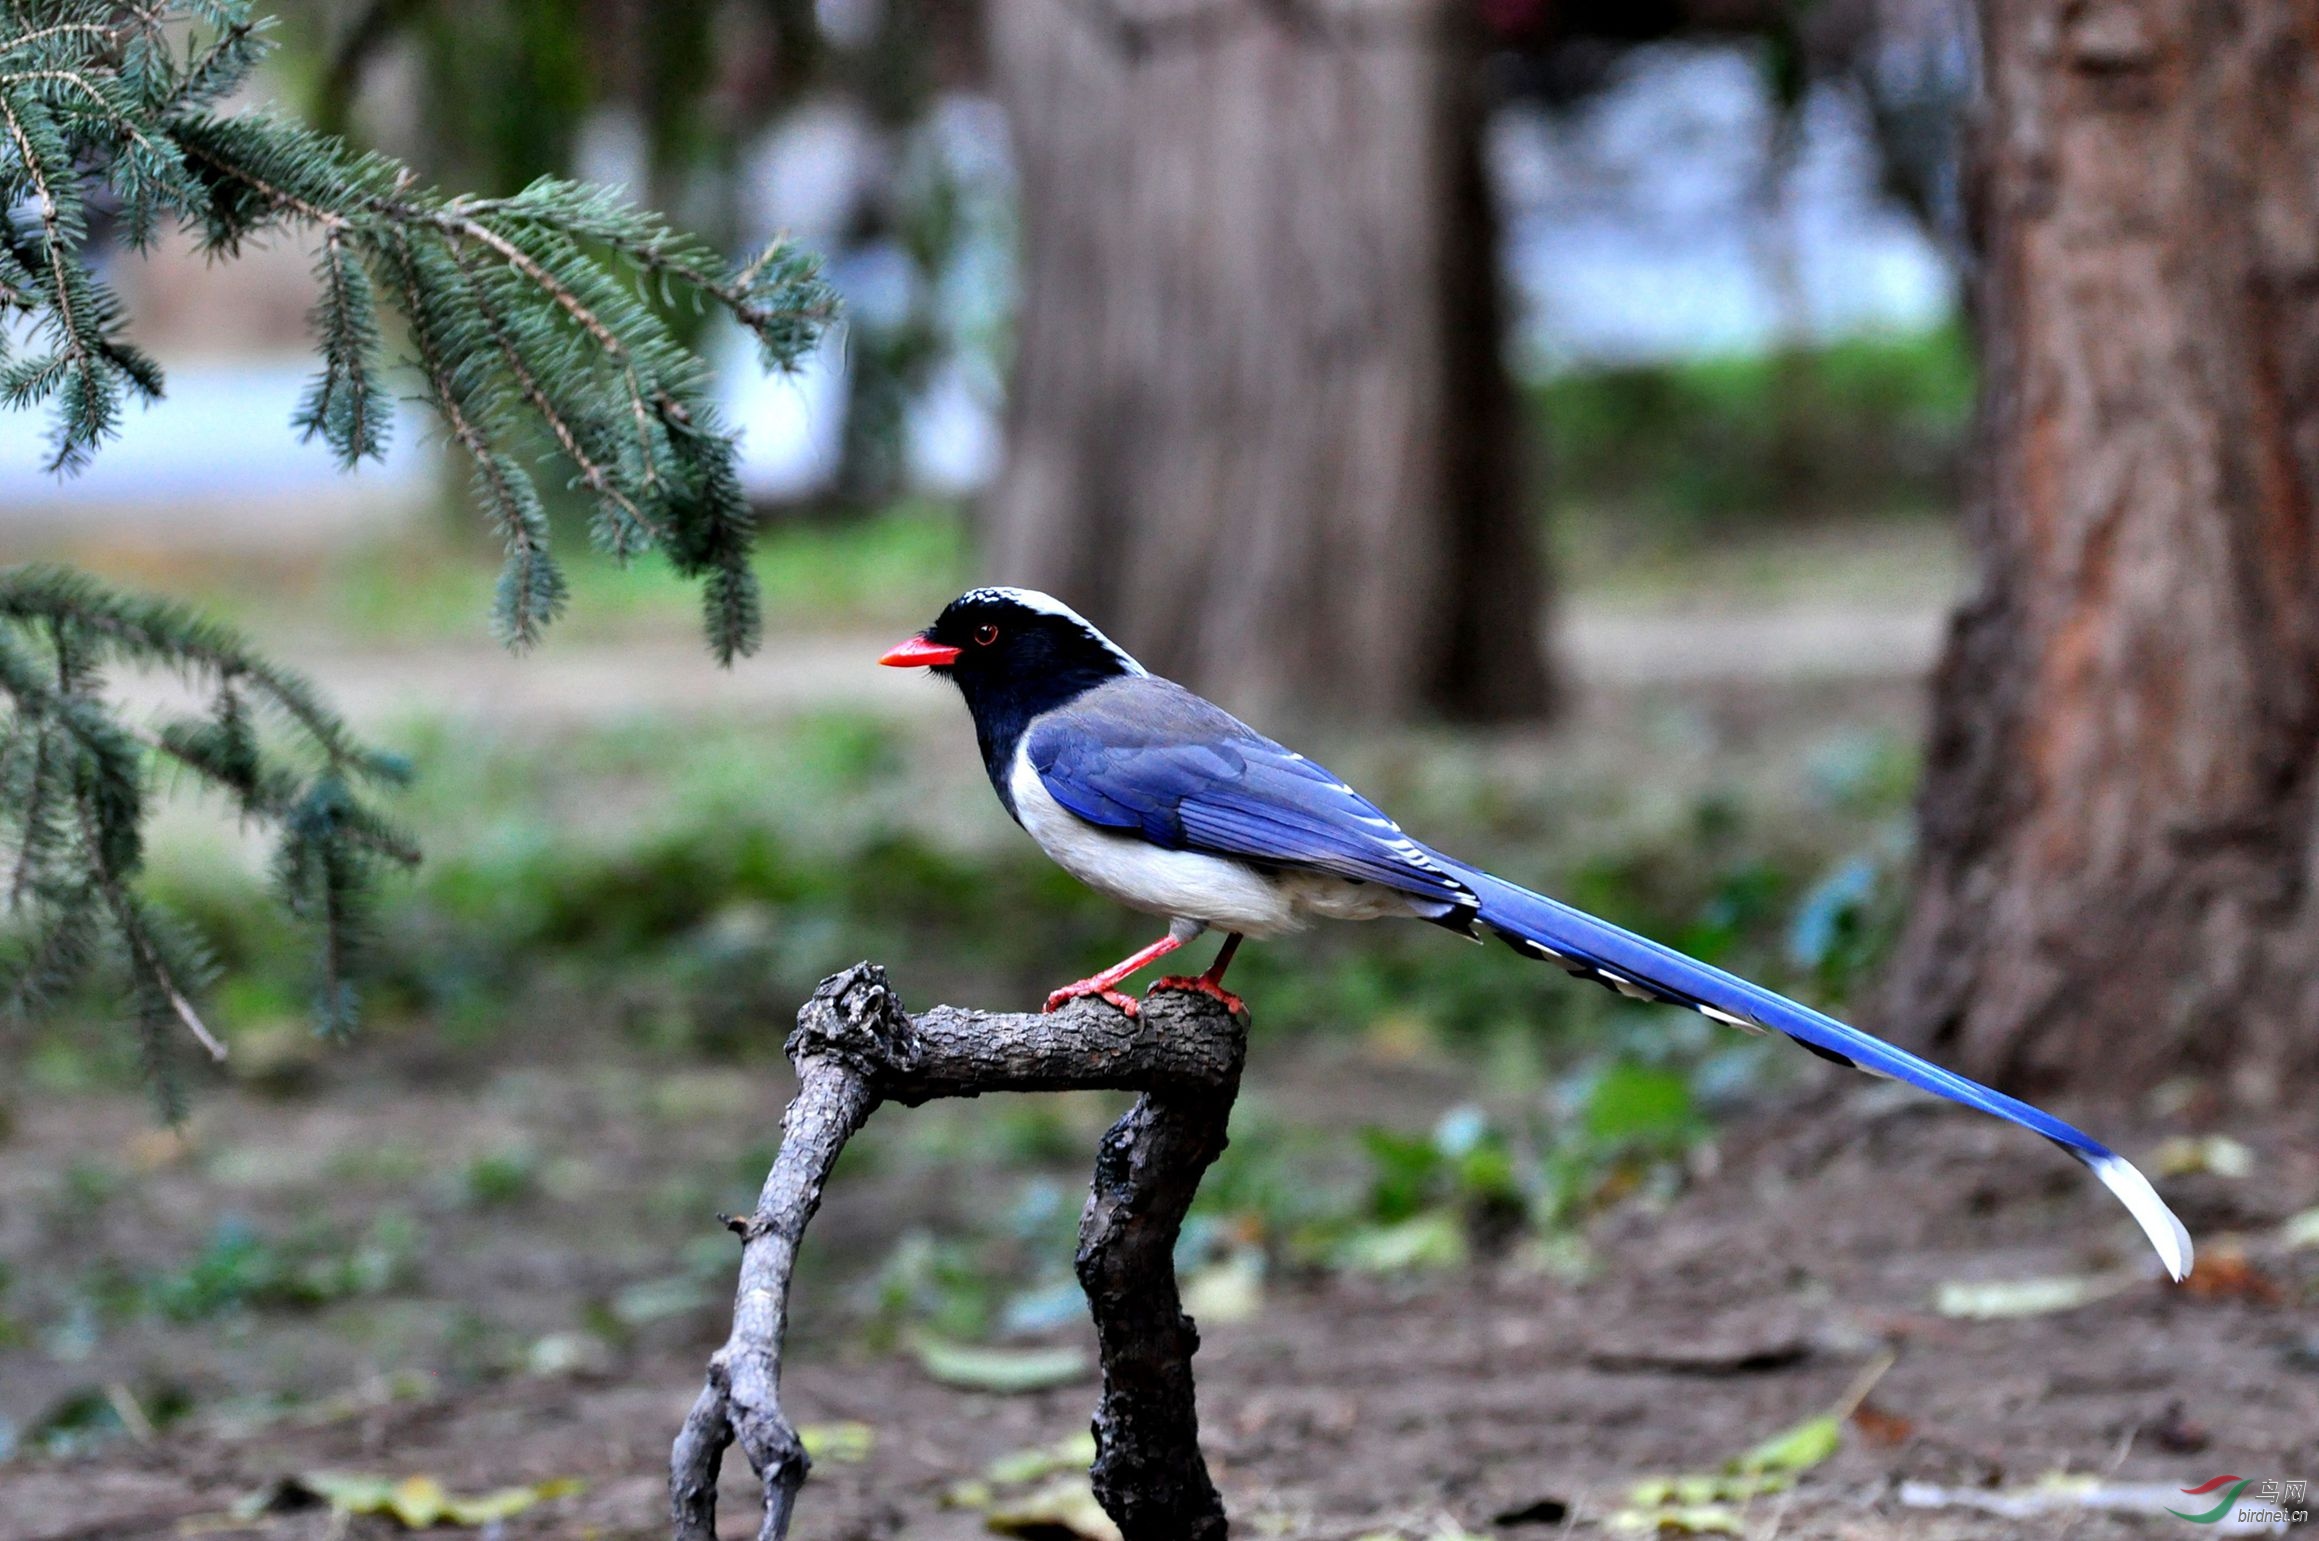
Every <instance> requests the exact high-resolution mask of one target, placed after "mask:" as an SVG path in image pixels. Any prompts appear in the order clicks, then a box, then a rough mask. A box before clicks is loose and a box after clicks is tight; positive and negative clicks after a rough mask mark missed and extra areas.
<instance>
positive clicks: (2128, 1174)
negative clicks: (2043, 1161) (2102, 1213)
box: [2079, 1155, 2194, 1284]
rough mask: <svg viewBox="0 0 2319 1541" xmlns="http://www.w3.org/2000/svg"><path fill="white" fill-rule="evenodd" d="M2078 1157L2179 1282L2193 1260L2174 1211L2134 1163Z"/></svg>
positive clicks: (2187, 1234) (2187, 1236)
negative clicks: (2132, 1220) (2139, 1230)
mask: <svg viewBox="0 0 2319 1541" xmlns="http://www.w3.org/2000/svg"><path fill="white" fill-rule="evenodd" d="M2079 1159H2081V1160H2083V1161H2084V1162H2085V1164H2086V1165H2087V1166H2089V1167H2091V1168H2093V1174H2094V1176H2096V1177H2098V1178H2100V1179H2101V1180H2102V1186H2103V1187H2105V1188H2107V1189H2109V1190H2110V1191H2111V1192H2112V1193H2114V1194H2116V1195H2117V1196H2118V1202H2120V1203H2121V1204H2124V1205H2125V1206H2126V1210H2127V1213H2129V1214H2131V1215H2132V1216H2133V1217H2134V1219H2135V1221H2136V1223H2138V1224H2139V1225H2140V1226H2141V1227H2142V1234H2143V1235H2145V1236H2147V1237H2149V1238H2150V1245H2151V1246H2153V1247H2156V1248H2157V1249H2158V1261H2159V1262H2161V1263H2164V1264H2165V1265H2166V1272H2167V1273H2168V1274H2169V1275H2171V1276H2172V1278H2173V1279H2174V1281H2175V1282H2176V1283H2177V1284H2179V1283H2181V1282H2182V1281H2183V1280H2184V1279H2186V1278H2188V1277H2189V1276H2190V1269H2191V1265H2192V1263H2193V1261H2194V1258H2193V1255H2192V1252H2191V1247H2190V1232H2188V1231H2187V1230H2184V1229H2183V1227H2182V1222H2181V1221H2180V1220H2177V1219H2175V1218H2174V1211H2173V1210H2171V1209H2168V1208H2167V1207H2166V1201H2165V1200H2164V1199H2162V1198H2160V1197H2158V1190H2157V1189H2156V1188H2153V1187H2151V1186H2150V1179H2149V1178H2147V1177H2144V1176H2143V1175H2142V1173H2141V1171H2140V1170H2139V1169H2138V1168H2137V1167H2135V1165H2134V1163H2132V1162H2131V1161H2128V1160H2127V1159H2126V1158H2125V1157H2123V1156H2117V1155H2102V1156H2093V1157H2080V1158H2079Z"/></svg>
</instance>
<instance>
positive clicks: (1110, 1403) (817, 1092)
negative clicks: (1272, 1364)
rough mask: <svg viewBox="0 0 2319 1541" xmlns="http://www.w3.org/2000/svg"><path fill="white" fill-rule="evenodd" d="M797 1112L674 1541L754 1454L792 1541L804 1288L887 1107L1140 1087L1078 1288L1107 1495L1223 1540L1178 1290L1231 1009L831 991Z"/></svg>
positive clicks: (1110, 1164) (768, 1186)
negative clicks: (798, 1327) (823, 1213)
mask: <svg viewBox="0 0 2319 1541" xmlns="http://www.w3.org/2000/svg"><path fill="white" fill-rule="evenodd" d="M788 1048H789V1057H790V1059H791V1060H792V1061H793V1062H794V1063H795V1064H796V1066H797V1074H798V1090H797V1097H796V1100H795V1101H793V1102H791V1103H790V1105H789V1111H788V1113H787V1115H786V1116H785V1117H784V1118H783V1119H782V1122H781V1149H780V1152H779V1154H778V1155H776V1156H775V1158H774V1162H773V1170H772V1171H771V1172H770V1173H769V1174H768V1175H767V1176H766V1179H765V1186H764V1189H763V1191H762V1192H761V1193H760V1194H759V1195H758V1199H757V1208H756V1211H755V1213H754V1214H752V1215H751V1216H749V1217H748V1218H747V1219H746V1220H736V1221H733V1222H730V1223H731V1224H732V1226H733V1228H734V1229H735V1230H736V1231H737V1232H739V1234H740V1235H741V1237H742V1249H741V1277H740V1284H739V1287H738V1289H737V1291H736V1293H735V1296H734V1302H733V1330H732V1334H731V1336H730V1337H729V1338H727V1340H726V1342H725V1345H724V1346H723V1347H722V1348H720V1349H718V1350H717V1352H716V1353H715V1355H713V1356H712V1357H711V1359H710V1361H709V1371H708V1378H707V1384H706V1385H704V1386H703V1387H702V1388H701V1393H700V1395H699V1397H697V1398H696V1399H695V1400H694V1402H693V1406H692V1410H691V1412H689V1413H688V1414H687V1415H686V1416H685V1420H684V1425H683V1427H682V1429H680V1430H679V1432H678V1434H677V1438H676V1443H675V1446H674V1448H673V1449H672V1450H671V1452H670V1456H669V1506H670V1514H671V1525H672V1530H673V1533H674V1535H675V1537H676V1541H716V1534H717V1473H718V1470H719V1468H720V1466H721V1465H722V1463H723V1459H724V1452H725V1447H726V1446H727V1445H729V1444H732V1443H734V1442H736V1441H738V1442H739V1444H740V1446H741V1449H742V1451H743V1452H744V1453H745V1454H746V1455H747V1456H748V1457H749V1463H750V1465H751V1467H752V1468H754V1469H755V1471H756V1472H757V1475H758V1478H759V1480H760V1481H761V1482H762V1484H763V1500H762V1504H763V1507H762V1515H761V1519H760V1522H759V1529H758V1535H759V1537H760V1541H782V1538H784V1537H786V1536H787V1535H788V1534H789V1522H790V1518H791V1515H792V1512H793V1510H794V1509H795V1506H796V1502H797V1493H798V1489H799V1487H800V1486H801V1485H802V1484H803V1483H804V1481H805V1476H806V1472H807V1470H808V1469H809V1467H810V1466H811V1464H812V1463H811V1462H810V1461H809V1460H808V1459H807V1458H806V1454H805V1448H804V1446H803V1445H802V1444H801V1443H800V1442H799V1440H798V1437H797V1431H796V1429H795V1427H794V1426H793V1425H792V1424H791V1423H790V1421H789V1419H788V1417H787V1415H786V1414H784V1413H783V1412H782V1410H781V1401H780V1384H781V1352H782V1345H783V1339H784V1337H785V1335H786V1334H787V1331H788V1326H789V1283H790V1278H791V1275H792V1274H793V1273H794V1272H795V1269H796V1266H797V1246H798V1241H799V1239H800V1238H801V1237H802V1236H803V1235H804V1233H805V1226H806V1223H807V1222H808V1221H809V1220H811V1219H812V1218H813V1213H814V1211H815V1210H816V1209H818V1208H819V1207H820V1206H821V1190H822V1185H823V1184H824V1183H825V1182H826V1181H827V1180H828V1178H829V1173H830V1170H831V1168H832V1167H834V1166H835V1165H836V1164H837V1158H838V1154H839V1152H841V1151H842V1150H844V1148H845V1143H846V1141H847V1140H849V1139H851V1138H852V1137H853V1135H854V1134H855V1133H856V1132H857V1131H859V1130H860V1128H861V1127H862V1125H863V1124H864V1123H865V1122H867V1121H868V1119H869V1116H870V1114H871V1113H872V1112H874V1111H876V1109H877V1107H878V1104H879V1103H880V1102H882V1101H894V1102H901V1103H905V1104H911V1105H915V1104H917V1103H921V1102H925V1101H929V1100H931V1099H933V1098H935V1097H973V1096H979V1095H980V1094H982V1093H983V1092H995V1091H1072V1090H1082V1089H1089V1088H1095V1089H1108V1090H1129V1091H1142V1092H1143V1093H1144V1096H1143V1098H1142V1100H1141V1101H1139V1102H1137V1103H1136V1105H1135V1107H1134V1108H1133V1110H1131V1111H1130V1112H1129V1113H1128V1114H1127V1116H1126V1117H1124V1118H1122V1119H1121V1120H1120V1121H1119V1123H1118V1124H1117V1125H1116V1126H1114V1127H1113V1129H1112V1130H1111V1132H1110V1133H1109V1134H1107V1135H1105V1136H1104V1139H1103V1145H1102V1148H1101V1151H1100V1153H1099V1156H1098V1159H1097V1164H1096V1170H1095V1183H1094V1187H1093V1189H1092V1191H1091V1193H1090V1195H1089V1197H1088V1201H1087V1212H1086V1215H1085V1217H1084V1218H1083V1219H1082V1220H1081V1222H1080V1227H1079V1258H1078V1267H1079V1278H1080V1282H1081V1283H1082V1285H1083V1286H1084V1287H1085V1288H1086V1291H1087V1299H1088V1303H1089V1305H1090V1306H1091V1307H1092V1308H1093V1310H1094V1314H1095V1324H1096V1336H1097V1340H1098V1344H1099V1347H1100V1350H1101V1359H1102V1365H1103V1396H1102V1401H1101V1402H1100V1404H1099V1405H1098V1408H1097V1412H1096V1416H1095V1431H1096V1449H1097V1456H1096V1463H1095V1470H1094V1480H1095V1491H1096V1495H1097V1497H1098V1498H1100V1499H1101V1500H1102V1502H1103V1505H1104V1507H1105V1508H1106V1509H1107V1510H1108V1511H1109V1512H1110V1514H1111V1516H1112V1518H1113V1519H1114V1520H1116V1521H1117V1522H1118V1523H1119V1527H1120V1530H1121V1532H1122V1533H1123V1534H1124V1535H1125V1536H1126V1538H1127V1541H1221V1538H1222V1537H1223V1535H1224V1534H1225V1529H1224V1509H1223V1504H1222V1502H1221V1500H1219V1499H1218V1498H1217V1496H1216V1489H1215V1486H1214V1484H1212V1483H1211V1482H1210V1481H1209V1480H1208V1470H1207V1466H1206V1465H1205V1463H1204V1462H1203V1461H1202V1460H1201V1457H1200V1446H1199V1420H1198V1416H1197V1414H1196V1412H1195V1410H1194V1405H1193V1399H1192V1354H1193V1352H1194V1351H1195V1350H1197V1349H1198V1347H1199V1334H1198V1333H1197V1332H1196V1331H1195V1330H1194V1329H1193V1326H1192V1322H1191V1319H1190V1318H1189V1317H1187V1316H1185V1315H1184V1314H1183V1308H1182V1304H1181V1302H1180V1300H1179V1299H1178V1296H1177V1293H1176V1281H1175V1266H1174V1260H1173V1258H1174V1250H1175V1243H1176V1235H1177V1231H1178V1229H1179V1228H1180V1226H1181V1225H1182V1222H1183V1218H1184V1211H1185V1209H1186V1208H1187V1207H1189V1205H1190V1204H1191V1201H1192V1194H1193V1192H1194V1191H1195V1190H1196V1189H1197V1188H1198V1187H1199V1185H1200V1177H1201V1174H1202V1173H1203V1172H1205V1171H1206V1170H1207V1168H1208V1164H1209V1163H1210V1162H1212V1161H1214V1160H1215V1159H1216V1156H1217V1154H1218V1153H1219V1152H1221V1151H1222V1150H1223V1148H1224V1130H1225V1125H1226V1123H1227V1122H1228V1120H1229V1119H1230V1117H1231V1112H1232V1100H1233V1098H1234V1097H1235V1096H1236V1095H1237V1094H1238V1091H1239V1086H1240V1064H1241V1059H1242V1056H1243V1054H1244V1053H1245V1051H1246V1048H1247V1033H1246V1025H1245V1024H1244V1023H1243V1022H1240V1021H1238V1020H1236V1019H1234V1018H1233V1017H1231V1016H1230V1015H1228V1014H1227V1013H1226V1012H1225V1011H1224V1009H1223V1008H1222V1006H1220V1005H1219V1004H1217V1003H1216V1002H1215V1001H1213V1000H1211V999H1209V998H1207V997H1205V996H1200V995H1193V994H1190V993H1183V992H1167V993H1161V994H1154V995H1152V996H1149V997H1147V999H1146V1004H1145V1006H1144V1009H1143V1011H1142V1013H1141V1014H1140V1015H1139V1016H1137V1017H1134V1018H1130V1017H1127V1016H1125V1015H1123V1014H1122V1013H1120V1012H1118V1011H1115V1010H1113V1009H1112V1008H1111V1007H1109V1006H1105V1005H1102V1004H1100V1003H1093V1002H1086V1001H1081V1002H1076V1003H1074V1004H1073V1005H1072V1006H1071V1007H1070V1008H1069V1009H1067V1010H1065V1011H1061V1012H1057V1013H1054V1014H1052V1015H999V1014H994V1013H990V1012H979V1011H964V1010H960V1009H958V1008H956V1007H950V1006H938V1007H936V1008H934V1009H933V1010H932V1011H929V1012H927V1013H926V1014H925V1015H923V1016H920V1017H916V1018H913V1017H911V1016H910V1015H909V1014H908V1013H907V1012H905V1011H904V1010H903V1009H902V1005H901V1002H900V1001H899V1000H897V999H896V998H895V996H894V993H893V991H892V989H891V988H890V987H889V986H888V985H887V982H886V975H885V971H884V970H883V969H881V968H878V967H877V966H875V965H874V964H868V963H859V964H856V965H854V967H852V968H850V969H847V970H846V971H845V972H843V973H841V974H835V975H832V976H831V977H830V978H828V979H825V980H823V981H822V983H821V986H820V988H819V989H817V990H815V991H814V994H813V999H812V1000H811V1001H809V1002H807V1003H806V1005H805V1007H804V1009H803V1010H801V1011H800V1012H799V1013H798V1016H797V1031H796V1032H795V1033H794V1034H792V1035H791V1037H790V1039H789V1045H788Z"/></svg>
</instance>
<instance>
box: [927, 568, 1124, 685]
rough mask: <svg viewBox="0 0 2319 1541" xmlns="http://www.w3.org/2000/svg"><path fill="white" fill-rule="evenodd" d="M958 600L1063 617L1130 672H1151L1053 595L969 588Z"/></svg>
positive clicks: (1030, 590)
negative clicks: (989, 602)
mask: <svg viewBox="0 0 2319 1541" xmlns="http://www.w3.org/2000/svg"><path fill="white" fill-rule="evenodd" d="M959 598H960V599H961V600H968V601H979V600H996V601H1003V602H1006V603H1010V604H1017V605H1021V606H1022V607H1023V608H1024V609H1025V610H1036V611H1038V612H1039V613H1040V614H1041V615H1054V616H1060V617H1062V618H1063V619H1064V620H1066V621H1069V622H1071V623H1072V624H1073V625H1075V626H1077V627H1079V628H1080V629H1081V630H1082V631H1084V632H1086V633H1087V635H1088V636H1090V637H1093V638H1094V639H1095V640H1096V642H1097V643H1099V644H1101V646H1102V648H1103V650H1104V651H1105V652H1107V653H1109V654H1110V655H1111V656H1112V657H1114V658H1116V659H1118V660H1119V661H1120V663H1122V664H1124V665H1125V666H1126V668H1127V672H1128V673H1130V674H1149V673H1150V672H1151V671H1150V670H1149V669H1146V668H1145V667H1144V666H1143V665H1142V664H1139V663H1137V662H1136V661H1135V660H1134V659H1133V658H1132V657H1130V656H1129V655H1128V651H1127V649H1126V648H1123V647H1121V646H1120V645H1119V644H1118V643H1116V642H1114V641H1112V640H1111V639H1110V638H1109V637H1107V636H1105V635H1104V634H1103V633H1102V632H1101V631H1098V630H1097V629H1096V627H1095V623H1094V622H1092V621H1090V620H1088V619H1087V617H1085V616H1083V615H1081V614H1080V613H1079V612H1078V611H1076V610H1074V609H1072V608H1071V607H1070V606H1069V605H1067V604H1065V603H1063V601H1061V600H1059V599H1057V598H1056V597H1055V596H1054V595H1052V594H1042V593H1040V592H1039V591H1038V590H1037V589H1009V588H980V589H968V590H967V591H966V592H965V593H964V594H962V595H960V596H959Z"/></svg>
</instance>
